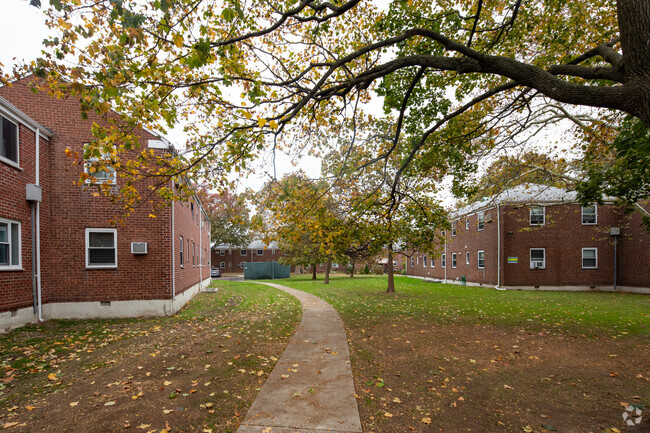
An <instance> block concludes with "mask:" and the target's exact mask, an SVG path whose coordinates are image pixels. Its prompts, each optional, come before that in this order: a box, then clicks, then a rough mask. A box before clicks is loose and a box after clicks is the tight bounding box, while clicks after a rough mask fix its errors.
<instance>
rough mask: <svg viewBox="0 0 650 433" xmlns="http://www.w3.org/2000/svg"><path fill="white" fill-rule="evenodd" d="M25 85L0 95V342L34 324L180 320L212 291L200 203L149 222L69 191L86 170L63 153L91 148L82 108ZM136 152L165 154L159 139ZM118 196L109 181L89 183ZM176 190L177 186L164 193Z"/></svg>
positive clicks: (109, 174)
mask: <svg viewBox="0 0 650 433" xmlns="http://www.w3.org/2000/svg"><path fill="white" fill-rule="evenodd" d="M31 80H32V78H27V79H23V80H21V81H17V82H15V83H13V85H12V86H5V87H2V88H0V122H1V123H0V134H1V135H2V142H1V146H0V332H2V331H6V330H8V329H11V328H14V327H17V326H21V325H23V324H25V323H29V322H35V321H37V320H39V319H43V320H46V319H71V318H100V317H135V316H144V315H168V314H173V313H175V312H176V311H178V310H179V309H180V308H181V307H182V306H183V305H184V304H185V303H186V302H187V301H188V300H189V299H191V297H192V296H194V295H195V294H196V293H197V292H198V290H199V288H200V287H201V285H206V284H207V283H209V281H210V273H209V267H210V255H209V246H210V223H209V220H208V218H207V215H206V213H205V212H204V210H203V208H202V206H201V203H200V201H199V200H198V199H197V198H194V199H193V200H191V201H190V202H188V203H178V202H176V203H173V205H172V206H170V207H167V208H165V209H164V210H162V211H160V212H159V213H158V214H157V216H156V218H150V217H149V210H148V209H144V208H141V209H136V210H135V211H134V213H133V214H132V215H131V216H130V217H128V218H127V220H126V223H125V224H124V225H116V226H114V225H111V223H110V221H109V220H110V219H111V218H112V217H114V216H115V215H119V214H120V212H121V211H122V209H120V207H119V205H115V204H112V203H111V202H110V200H109V199H108V198H106V197H104V196H99V194H97V193H96V192H95V191H94V190H92V189H90V190H86V189H85V188H82V187H79V186H78V185H76V184H75V183H76V181H77V180H78V179H79V177H80V174H81V173H82V171H83V170H86V169H87V167H85V166H83V165H78V166H77V165H72V164H71V160H70V159H68V158H67V157H66V155H65V149H66V148H70V149H71V150H72V151H76V152H82V150H83V146H84V145H85V144H86V143H89V142H90V141H92V140H93V138H94V137H93V135H92V132H91V127H92V125H93V122H97V123H101V122H102V119H100V118H99V117H98V116H95V115H93V113H90V114H89V118H88V120H82V119H81V115H80V111H79V102H78V101H76V100H73V99H54V98H51V97H49V96H47V95H46V94H44V93H34V92H32V90H31V87H30V81H31ZM137 135H138V136H139V137H140V144H141V146H142V147H143V148H144V149H147V148H148V149H151V150H152V151H153V152H155V153H157V154H162V153H168V152H169V145H168V143H166V142H165V141H164V140H161V138H160V137H158V136H156V135H154V134H152V133H150V132H148V131H145V130H140V131H137ZM95 177H96V178H97V181H98V182H102V183H107V184H109V185H111V188H112V190H113V191H114V192H119V188H120V187H121V186H122V179H120V177H119V176H117V175H116V173H115V172H114V171H105V172H101V173H95ZM169 186H170V187H171V188H175V185H171V184H170V185H169Z"/></svg>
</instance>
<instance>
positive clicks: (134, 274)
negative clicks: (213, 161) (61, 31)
mask: <svg viewBox="0 0 650 433" xmlns="http://www.w3.org/2000/svg"><path fill="white" fill-rule="evenodd" d="M0 95H2V96H3V97H5V98H6V99H8V100H9V101H10V102H12V103H13V104H14V105H16V106H18V107H19V108H20V109H21V110H22V111H23V112H25V113H26V114H28V115H29V116H30V117H32V118H33V119H34V120H36V121H37V122H39V123H41V124H42V125H44V126H46V127H47V128H48V129H50V130H51V131H53V133H54V136H53V138H52V142H51V145H50V147H49V155H48V157H49V167H50V171H51V176H52V182H51V185H49V187H48V188H46V191H47V193H46V194H48V195H49V197H51V203H52V206H51V208H50V209H49V210H46V212H44V213H42V216H41V220H42V221H48V220H49V223H50V224H49V229H48V230H47V234H45V233H44V234H43V239H44V240H46V239H47V241H46V242H43V243H42V253H41V256H42V265H41V267H42V271H43V272H42V274H43V275H42V277H43V302H44V303H47V302H79V301H112V300H115V301H118V300H148V299H169V298H170V297H171V296H172V277H171V275H172V272H171V270H172V265H171V263H172V262H171V260H172V241H173V240H172V239H171V224H170V221H171V208H170V207H167V208H165V209H164V210H161V211H158V213H157V217H156V218H150V217H149V213H150V208H148V207H147V206H142V207H141V208H136V210H135V212H134V213H133V214H132V215H131V216H129V217H128V219H127V220H126V224H124V225H118V226H117V227H116V228H117V241H118V243H117V249H118V252H117V261H118V267H117V268H116V269H86V266H85V254H86V252H85V229H86V228H111V227H113V226H111V224H110V222H109V220H110V219H112V218H113V217H115V216H116V215H120V212H121V208H120V207H119V206H118V205H114V204H112V203H110V201H109V200H108V199H106V198H105V197H96V196H94V194H93V191H84V190H83V188H81V187H79V186H77V185H76V184H75V182H76V181H77V180H78V178H79V174H80V173H81V172H82V170H83V167H82V166H80V165H74V164H73V161H71V160H70V159H69V158H68V157H66V155H65V153H64V150H65V148H66V147H70V148H71V149H73V150H77V151H81V150H82V146H83V144H84V143H87V142H89V141H91V140H92V139H93V137H92V134H91V125H92V122H93V121H96V122H98V123H100V122H101V120H100V119H99V118H97V117H96V116H93V115H92V114H91V115H90V116H89V119H88V120H82V119H81V116H80V113H79V104H78V102H77V101H75V100H72V99H68V100H58V99H53V98H50V97H48V96H47V95H45V94H43V93H36V94H34V93H33V92H32V91H31V89H30V88H29V86H28V82H27V81H21V82H18V83H15V84H14V86H13V87H3V88H0ZM138 135H139V136H140V137H141V140H140V143H141V145H142V146H143V148H146V146H147V142H148V140H149V139H156V138H157V137H155V136H153V135H151V134H149V133H148V132H146V131H139V133H138ZM155 152H164V151H163V150H155ZM122 182H123V181H122V180H121V179H120V178H119V177H118V180H117V185H116V186H115V187H114V188H115V191H119V188H120V186H121V185H122ZM19 190H20V191H19V194H22V195H24V187H19ZM21 191H22V192H21ZM178 207H179V205H176V207H175V211H177V212H176V213H177V214H178V215H179V216H181V220H182V215H183V211H182V210H178ZM194 224H195V225H196V222H194ZM25 229H26V226H25V225H23V231H24V230H25ZM176 230H180V231H183V230H185V229H184V228H183V223H182V222H181V223H180V225H177V226H176ZM208 233H209V231H208ZM176 237H177V236H176ZM195 239H196V240H197V241H198V228H197V233H196V235H195ZM131 242H148V244H149V245H148V248H149V253H148V254H147V255H134V254H131ZM197 244H198V242H197ZM208 244H209V235H206V242H205V244H204V245H208ZM178 266H180V265H178ZM207 269H208V266H207V263H206V266H205V272H204V278H208V276H209V272H208V271H207ZM178 277H179V278H180V280H179V281H178V286H177V293H180V292H182V291H183V290H185V289H186V288H187V287H189V286H191V285H193V284H196V283H198V281H199V277H200V274H199V273H198V271H197V272H196V273H192V274H191V273H189V272H188V273H187V275H184V274H181V275H179V276H178ZM190 283H191V284H190ZM29 287H30V291H31V283H30V285H29ZM30 293H31V292H30Z"/></svg>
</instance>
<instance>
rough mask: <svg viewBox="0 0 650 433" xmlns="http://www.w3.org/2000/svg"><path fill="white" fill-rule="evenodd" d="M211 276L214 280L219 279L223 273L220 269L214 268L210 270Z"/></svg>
mask: <svg viewBox="0 0 650 433" xmlns="http://www.w3.org/2000/svg"><path fill="white" fill-rule="evenodd" d="M210 276H211V277H212V278H219V277H220V276H221V271H220V270H219V268H212V269H210Z"/></svg>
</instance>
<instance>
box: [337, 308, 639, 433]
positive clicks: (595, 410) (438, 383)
mask: <svg viewBox="0 0 650 433" xmlns="http://www.w3.org/2000/svg"><path fill="white" fill-rule="evenodd" d="M348 339H349V341H350V349H351V354H352V363H353V370H354V376H355V386H356V391H357V396H358V402H359V410H360V413H361V418H362V424H363V429H364V432H366V433H388V432H408V431H415V432H439V431H443V432H470V431H471V432H518V433H521V432H529V433H530V432H549V431H558V432H567V433H573V432H575V433H585V432H615V431H616V430H615V429H619V430H620V431H622V432H627V431H629V432H638V433H640V432H649V431H650V404H649V403H650V346H649V344H648V338H647V336H634V337H630V336H624V337H623V338H614V339H613V338H611V337H599V336H584V335H558V334H548V333H545V332H539V331H532V330H526V329H523V328H512V329H506V328H497V327H494V326H486V325H467V324H465V325H454V324H449V325H433V326H432V325H430V324H429V323H427V322H425V321H422V320H416V319H413V320H405V321H400V322H399V323H398V324H391V323H386V324H380V325H376V326H368V327H362V326H357V325H354V326H353V327H352V328H350V329H348ZM624 404H628V405H629V404H635V405H639V406H640V405H645V407H646V409H645V413H644V415H645V416H644V417H643V419H642V422H641V424H640V425H637V426H634V427H629V428H628V427H626V425H625V423H624V422H623V418H622V414H623V412H624V410H625V407H624ZM612 428H613V429H612Z"/></svg>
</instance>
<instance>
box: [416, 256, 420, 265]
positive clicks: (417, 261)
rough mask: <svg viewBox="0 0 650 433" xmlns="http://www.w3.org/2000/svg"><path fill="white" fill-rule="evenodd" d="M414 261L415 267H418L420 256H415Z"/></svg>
mask: <svg viewBox="0 0 650 433" xmlns="http://www.w3.org/2000/svg"><path fill="white" fill-rule="evenodd" d="M415 261H416V263H417V265H418V266H420V256H416V257H415Z"/></svg>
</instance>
